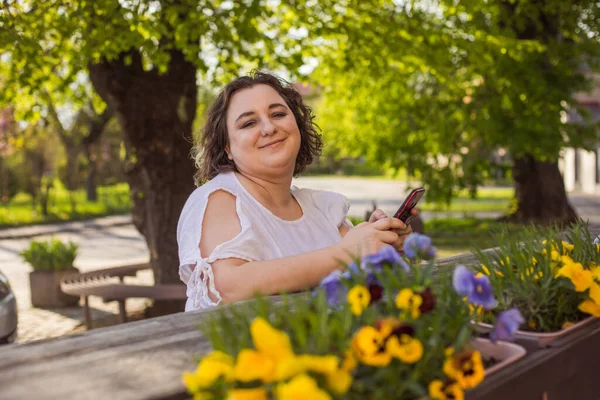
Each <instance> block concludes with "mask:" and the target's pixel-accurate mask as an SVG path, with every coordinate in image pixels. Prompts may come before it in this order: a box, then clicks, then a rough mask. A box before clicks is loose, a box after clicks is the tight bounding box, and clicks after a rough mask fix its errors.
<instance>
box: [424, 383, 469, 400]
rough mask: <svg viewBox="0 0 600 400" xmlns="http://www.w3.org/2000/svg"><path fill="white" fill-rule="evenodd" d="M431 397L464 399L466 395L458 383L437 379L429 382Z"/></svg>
mask: <svg viewBox="0 0 600 400" xmlns="http://www.w3.org/2000/svg"><path fill="white" fill-rule="evenodd" d="M429 397H430V398H431V399H432V400H464V398H465V395H464V392H463V390H462V389H461V387H460V385H459V384H458V383H456V382H447V383H444V382H442V381H441V380H439V379H435V380H433V381H431V382H430V383H429Z"/></svg>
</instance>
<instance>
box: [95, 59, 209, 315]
mask: <svg viewBox="0 0 600 400" xmlns="http://www.w3.org/2000/svg"><path fill="white" fill-rule="evenodd" d="M126 57H129V58H130V60H131V62H130V63H128V64H129V65H126V63H125V58H126ZM90 78H91V81H92V83H93V85H94V87H95V89H96V90H97V92H98V94H99V95H100V96H101V97H102V98H103V99H104V101H106V102H107V104H108V105H109V106H110V107H112V108H113V109H114V111H115V113H116V115H117V118H118V120H119V123H120V125H121V132H122V134H123V136H124V141H125V146H126V149H127V156H126V160H125V163H126V167H125V168H126V171H127V172H126V173H127V180H128V182H129V186H130V195H131V197H132V200H133V211H132V213H133V222H134V224H135V226H136V228H137V229H138V230H139V231H140V233H141V234H142V235H143V236H144V237H145V239H146V242H147V244H148V248H149V250H150V256H151V263H152V269H153V272H154V280H155V282H156V283H176V282H179V281H180V280H179V273H178V265H179V260H178V254H177V237H176V231H177V222H178V219H179V214H180V213H181V209H182V208H183V205H184V204H185V201H186V200H187V198H188V196H189V195H190V193H191V192H192V191H193V190H194V184H193V175H194V171H195V168H194V165H193V162H192V160H191V159H190V157H189V154H190V149H191V144H192V124H193V121H194V118H195V114H196V97H197V88H196V68H195V66H194V65H193V64H191V63H190V62H188V61H186V60H185V59H184V56H183V54H182V53H181V52H179V51H176V50H174V51H172V52H171V61H170V64H169V68H168V70H167V72H166V73H165V74H162V75H160V74H159V73H158V72H157V71H155V70H151V71H144V70H143V67H142V60H141V57H140V55H139V53H137V52H136V51H131V52H129V53H127V54H121V56H120V57H119V59H115V60H111V61H106V60H105V61H103V62H101V63H99V64H95V65H91V66H90ZM156 306H157V308H161V309H163V310H164V311H165V312H168V311H183V307H182V306H183V305H182V304H181V302H179V303H178V304H176V305H175V307H176V308H175V309H173V308H172V307H173V304H172V303H171V304H164V303H163V304H156Z"/></svg>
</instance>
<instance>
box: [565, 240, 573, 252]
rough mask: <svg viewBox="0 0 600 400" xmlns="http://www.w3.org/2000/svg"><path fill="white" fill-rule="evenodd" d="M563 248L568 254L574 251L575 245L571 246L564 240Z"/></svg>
mask: <svg viewBox="0 0 600 400" xmlns="http://www.w3.org/2000/svg"><path fill="white" fill-rule="evenodd" d="M562 248H563V250H566V251H568V252H571V251H573V249H575V245H574V244H571V243H567V242H565V241H564V240H563V241H562Z"/></svg>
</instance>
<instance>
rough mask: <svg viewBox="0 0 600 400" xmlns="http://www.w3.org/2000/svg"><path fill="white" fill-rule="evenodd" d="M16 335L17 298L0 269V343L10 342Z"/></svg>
mask: <svg viewBox="0 0 600 400" xmlns="http://www.w3.org/2000/svg"><path fill="white" fill-rule="evenodd" d="M16 337H17V300H16V299H15V295H14V293H13V291H12V290H11V288H10V285H9V283H8V279H7V278H6V276H5V275H4V274H3V273H2V271H0V344H6V343H12V342H14V341H15V338H16Z"/></svg>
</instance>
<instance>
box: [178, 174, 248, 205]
mask: <svg viewBox="0 0 600 400" xmlns="http://www.w3.org/2000/svg"><path fill="white" fill-rule="evenodd" d="M217 190H225V191H227V192H230V193H231V194H233V195H237V194H238V191H239V186H238V185H237V184H236V182H235V177H234V176H233V172H225V173H221V174H218V175H217V176H215V177H214V178H213V179H211V180H210V181H208V182H206V183H204V184H203V185H202V186H198V187H197V188H196V189H195V190H194V191H193V192H192V193H191V194H190V196H189V198H188V201H187V202H188V203H189V202H198V201H206V200H207V199H208V196H210V195H211V194H212V193H213V192H215V191H217Z"/></svg>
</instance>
